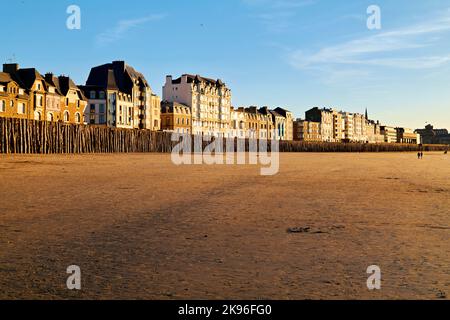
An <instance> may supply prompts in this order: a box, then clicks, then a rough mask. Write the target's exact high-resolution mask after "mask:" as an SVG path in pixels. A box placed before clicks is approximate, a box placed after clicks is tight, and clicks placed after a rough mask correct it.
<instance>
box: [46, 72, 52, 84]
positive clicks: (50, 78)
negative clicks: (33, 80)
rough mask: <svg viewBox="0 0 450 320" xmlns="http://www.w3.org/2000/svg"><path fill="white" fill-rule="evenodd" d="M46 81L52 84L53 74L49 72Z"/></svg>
mask: <svg viewBox="0 0 450 320" xmlns="http://www.w3.org/2000/svg"><path fill="white" fill-rule="evenodd" d="M45 81H47V82H52V81H53V73H51V72H47V73H46V74H45Z"/></svg>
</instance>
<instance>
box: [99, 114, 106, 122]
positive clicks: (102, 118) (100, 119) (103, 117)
mask: <svg viewBox="0 0 450 320" xmlns="http://www.w3.org/2000/svg"><path fill="white" fill-rule="evenodd" d="M99 122H100V124H105V123H106V121H105V116H104V115H103V114H101V115H100V116H99Z"/></svg>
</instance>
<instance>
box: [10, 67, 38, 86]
mask: <svg viewBox="0 0 450 320" xmlns="http://www.w3.org/2000/svg"><path fill="white" fill-rule="evenodd" d="M14 76H15V75H13V78H14ZM17 76H18V80H19V81H18V82H19V83H20V85H21V86H23V87H24V88H25V89H27V90H30V89H31V88H32V87H33V85H34V83H35V82H36V80H44V77H42V75H41V74H40V73H39V72H38V71H37V70H36V69H35V68H27V69H19V70H18V71H17Z"/></svg>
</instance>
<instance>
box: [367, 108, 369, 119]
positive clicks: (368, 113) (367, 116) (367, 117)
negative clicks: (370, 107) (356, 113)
mask: <svg viewBox="0 0 450 320" xmlns="http://www.w3.org/2000/svg"><path fill="white" fill-rule="evenodd" d="M366 120H369V112H368V111H367V108H366Z"/></svg>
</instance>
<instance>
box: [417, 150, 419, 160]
mask: <svg viewBox="0 0 450 320" xmlns="http://www.w3.org/2000/svg"><path fill="white" fill-rule="evenodd" d="M417 159H419V160H420V152H417Z"/></svg>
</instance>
